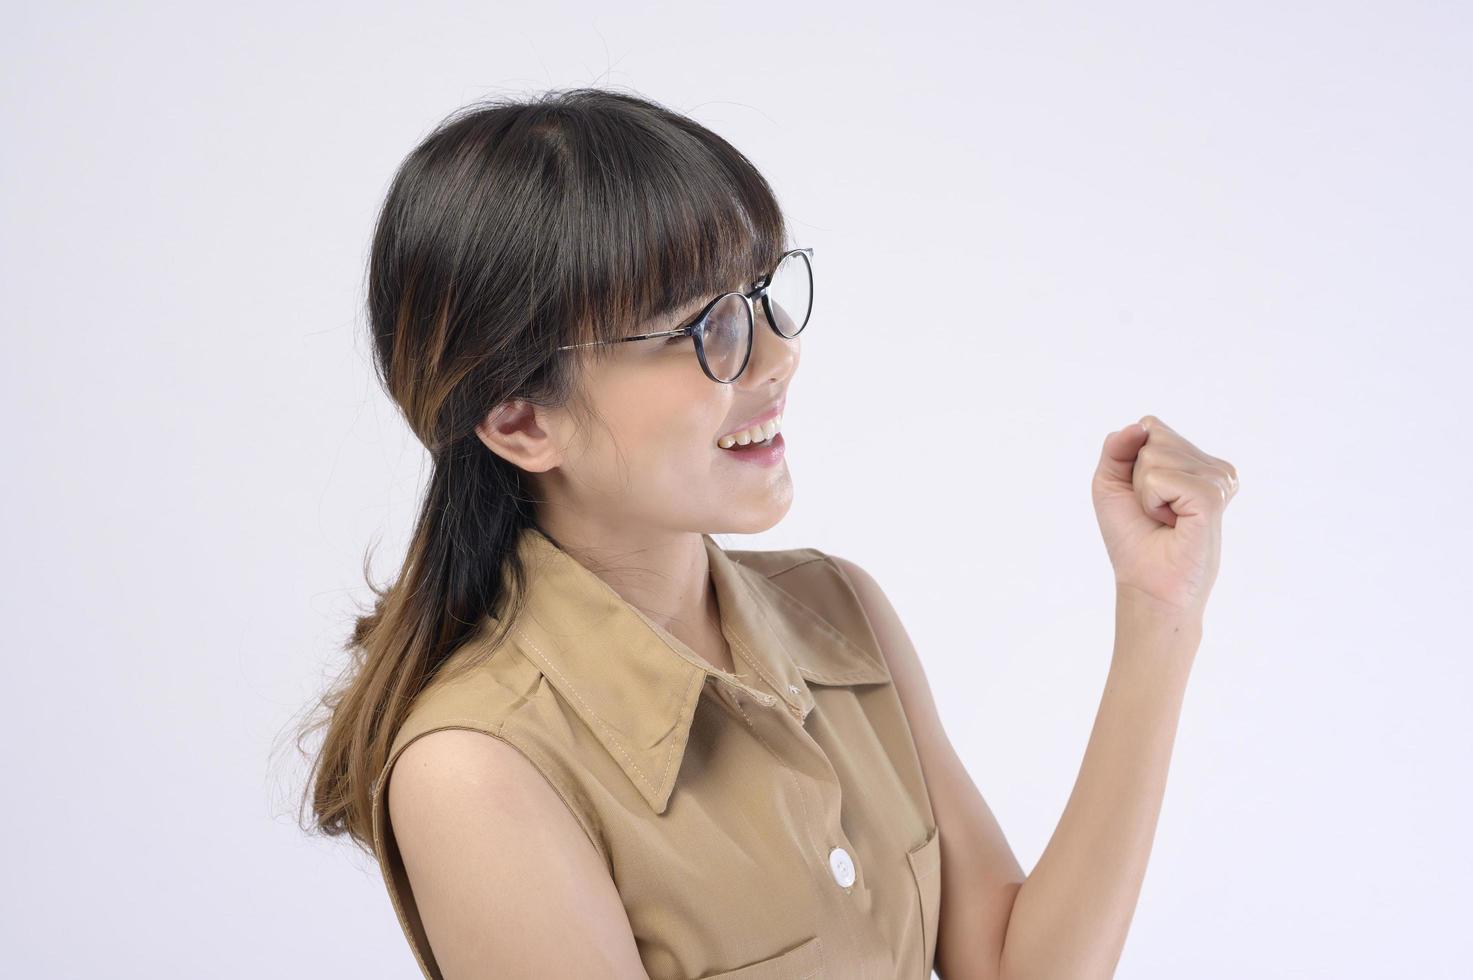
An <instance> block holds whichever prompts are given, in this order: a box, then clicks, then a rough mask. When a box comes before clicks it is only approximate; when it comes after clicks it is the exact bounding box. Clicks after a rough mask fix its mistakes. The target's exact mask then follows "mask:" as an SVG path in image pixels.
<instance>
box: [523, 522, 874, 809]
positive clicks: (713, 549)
mask: <svg viewBox="0 0 1473 980" xmlns="http://www.w3.org/2000/svg"><path fill="white" fill-rule="evenodd" d="M701 539H702V542H703V543H704V545H705V548H706V555H707V558H708V560H709V563H710V570H711V580H712V582H713V583H714V585H715V588H716V597H717V601H718V603H719V604H720V609H721V620H722V629H723V631H724V632H725V634H726V637H727V639H728V642H729V643H730V645H731V649H732V656H733V659H734V660H735V662H736V664H737V666H738V669H739V670H740V671H742V672H743V673H756V674H757V675H758V676H759V677H761V678H762V680H763V681H764V682H765V683H766V684H767V685H768V686H770V687H771V689H772V690H773V691H774V692H775V693H776V695H777V698H778V699H781V701H782V702H784V703H785V704H786V709H787V710H789V711H790V712H792V714H793V716H794V717H795V718H796V719H798V720H799V721H800V722H801V721H803V720H805V719H806V718H807V716H808V713H809V712H810V711H811V710H812V709H813V705H814V700H813V694H812V692H811V691H810V690H809V684H811V683H819V684H855V683H885V682H888V681H889V680H890V676H889V672H888V670H887V669H886V668H885V667H884V666H883V665H882V664H881V663H879V662H877V661H876V659H875V657H874V655H872V654H869V653H866V652H865V651H862V650H861V649H860V648H859V647H857V646H855V644H854V643H853V642H851V641H850V640H849V639H848V638H847V637H846V636H845V635H844V634H843V633H842V632H841V631H840V630H839V629H838V628H837V627H836V626H835V625H834V624H833V623H831V622H829V621H828V620H827V619H825V618H824V617H823V616H822V615H820V614H819V613H818V612H817V611H816V610H814V609H813V608H810V606H809V605H806V604H804V603H803V602H802V601H800V600H799V599H798V598H796V597H795V596H794V595H792V594H790V593H789V592H787V591H785V590H783V589H782V588H780V587H779V586H778V585H777V584H776V583H775V582H773V581H772V578H771V576H772V575H774V574H775V573H776V572H778V571H783V570H787V569H790V568H792V567H794V566H795V565H797V564H800V563H802V562H804V561H808V560H823V557H822V554H821V553H820V552H817V551H813V550H812V549H800V550H799V551H798V552H796V553H795V556H794V560H789V561H783V562H775V561H774V560H773V558H774V556H787V555H788V553H786V552H782V553H780V552H770V551H769V552H755V551H754V552H735V553H733V554H728V553H727V552H726V551H724V550H723V549H722V548H721V547H720V546H719V545H718V544H716V542H715V541H713V540H712V539H711V536H710V535H709V534H702V535H701ZM517 548H518V552H519V554H520V556H521V558H522V561H523V563H524V567H525V568H526V570H527V582H526V605H525V607H524V612H523V613H522V615H521V617H520V618H519V619H518V620H517V622H516V623H515V624H514V626H513V631H512V634H511V637H512V640H513V642H514V643H515V645H516V646H517V647H518V648H519V649H521V650H522V651H523V653H524V654H525V655H526V656H527V657H528V658H529V659H530V660H531V661H532V662H533V663H534V664H536V666H537V667H538V669H539V670H540V671H541V672H542V673H543V675H544V676H545V677H546V678H547V681H548V683H549V684H551V685H552V686H553V688H555V689H556V690H557V691H558V693H559V694H561V695H562V696H563V698H564V700H566V701H567V703H568V704H569V706H570V707H571V708H572V710H573V711H574V712H576V713H577V714H578V716H579V717H580V718H581V719H582V720H583V722H584V723H585V724H587V726H588V728H589V729H590V730H591V731H592V732H593V733H594V735H595V736H596V737H597V738H598V740H599V742H600V743H602V745H603V746H604V748H605V749H607V750H608V752H609V754H610V756H611V757H612V758H613V759H614V761H615V762H617V763H618V764H619V766H620V767H621V768H622V769H623V770H624V773H625V774H626V775H627V776H628V777H629V779H630V781H631V782H633V783H634V785H635V786H636V787H637V788H638V789H639V792H640V794H641V795H642V796H643V797H644V799H645V800H646V801H647V802H648V803H649V805H650V807H651V808H652V809H654V811H655V812H656V813H664V812H665V808H666V806H667V805H668V804H669V800H670V795H671V793H672V792H673V790H674V788H675V780H676V776H677V775H678V773H679V771H680V763H681V759H682V758H683V756H684V754H685V748H686V743H687V740H688V738H689V735H690V727H691V721H692V719H693V718H694V716H695V711H696V706H697V704H698V703H699V701H700V698H701V691H702V689H703V687H704V686H705V684H706V682H707V680H708V678H710V679H714V680H715V682H717V683H725V684H727V685H729V686H730V687H731V688H733V689H735V690H737V691H741V692H744V693H745V694H747V695H749V696H751V697H754V698H756V699H757V700H765V701H766V702H767V703H769V704H770V705H774V706H775V705H777V704H778V700H776V699H773V698H772V695H770V694H768V693H767V692H766V691H765V690H762V689H760V687H753V686H749V685H747V684H744V683H742V681H741V680H739V679H737V678H736V677H734V676H733V675H731V674H727V673H726V672H725V671H722V670H721V669H719V668H717V667H716V666H714V665H712V664H710V663H708V662H707V661H706V660H704V659H703V658H701V657H700V656H699V655H697V654H696V653H695V652H694V651H693V650H691V648H690V647H689V646H688V645H686V644H685V643H683V642H682V641H681V640H679V639H678V638H676V637H675V636H673V635H672V634H671V633H669V632H668V631H666V630H665V629H663V628H661V627H660V626H658V625H657V624H655V623H654V622H653V621H651V620H650V619H649V618H648V617H646V616H645V615H644V614H643V613H642V612H640V611H639V610H638V609H636V608H635V607H634V606H633V605H631V604H630V603H629V602H628V601H627V600H625V599H624V598H623V597H622V596H620V595H619V594H618V593H617V592H615V591H614V589H613V588H612V587H611V586H610V585H609V584H608V583H607V582H605V581H604V580H603V579H601V578H599V577H598V576H597V575H595V574H594V573H593V572H592V571H590V570H589V569H588V568H586V567H585V566H584V565H582V564H581V563H580V562H579V561H577V560H576V559H575V558H573V557H572V556H571V555H569V554H568V553H567V552H565V551H563V550H562V549H561V548H559V547H557V545H556V544H554V543H553V542H552V540H551V539H549V538H548V537H547V536H546V535H544V534H542V533H541V532H540V531H538V530H537V529H536V528H533V527H529V528H526V529H524V530H523V531H522V532H521V535H520V536H519V538H518V543H517ZM744 557H748V558H752V559H755V561H754V562H753V564H754V565H757V566H758V567H755V568H754V567H749V566H748V565H746V564H743V562H742V560H741V559H742V558H744Z"/></svg>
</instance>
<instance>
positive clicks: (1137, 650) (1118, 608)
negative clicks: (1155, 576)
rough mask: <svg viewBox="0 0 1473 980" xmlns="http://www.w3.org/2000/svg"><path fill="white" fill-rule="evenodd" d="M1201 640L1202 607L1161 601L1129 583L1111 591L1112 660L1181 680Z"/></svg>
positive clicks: (1187, 671) (1188, 670)
mask: <svg viewBox="0 0 1473 980" xmlns="http://www.w3.org/2000/svg"><path fill="white" fill-rule="evenodd" d="M1201 642H1202V611H1201V610H1200V609H1183V608H1181V607H1179V606H1173V605H1171V604H1170V603H1165V602H1162V601H1160V600H1159V599H1156V598H1154V597H1153V596H1150V595H1147V594H1146V593H1144V592H1141V591H1140V590H1138V589H1134V588H1132V587H1130V586H1124V587H1118V588H1117V589H1116V591H1115V654H1114V661H1115V662H1116V663H1117V664H1122V665H1124V666H1127V667H1141V668H1143V669H1145V670H1147V671H1148V673H1149V674H1150V675H1151V676H1160V677H1162V678H1164V679H1175V680H1179V681H1181V682H1185V680H1186V675H1187V674H1188V673H1189V672H1190V671H1191V667H1192V662H1193V661H1194V660H1195V659H1196V654H1197V648H1198V646H1200V645H1201Z"/></svg>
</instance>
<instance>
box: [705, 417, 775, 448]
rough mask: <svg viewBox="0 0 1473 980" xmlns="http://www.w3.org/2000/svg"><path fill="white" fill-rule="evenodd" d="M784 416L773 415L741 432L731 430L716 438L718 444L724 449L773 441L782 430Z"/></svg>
mask: <svg viewBox="0 0 1473 980" xmlns="http://www.w3.org/2000/svg"><path fill="white" fill-rule="evenodd" d="M782 423H783V417H782V416H781V415H776V416H773V417H772V418H770V419H768V420H767V421H766V422H763V423H762V424H761V425H754V426H751V427H750V428H747V429H742V430H741V431H739V432H730V433H727V434H726V435H724V436H722V437H721V438H720V439H718V440H716V445H718V446H720V447H721V448H722V449H741V448H742V447H744V446H752V445H761V444H764V443H767V442H771V441H772V440H773V439H774V438H776V437H777V434H778V433H779V432H781V431H782V428H783V425H782Z"/></svg>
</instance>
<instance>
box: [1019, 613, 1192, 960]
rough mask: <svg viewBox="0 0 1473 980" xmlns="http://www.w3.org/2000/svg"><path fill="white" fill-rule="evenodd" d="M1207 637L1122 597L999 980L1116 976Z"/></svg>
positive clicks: (1022, 893)
mask: <svg viewBox="0 0 1473 980" xmlns="http://www.w3.org/2000/svg"><path fill="white" fill-rule="evenodd" d="M1201 633H1202V624H1201V618H1200V616H1187V615H1181V614H1176V613H1173V612H1171V611H1169V610H1165V609H1163V608H1161V607H1160V606H1158V605H1156V604H1154V603H1152V602H1150V601H1148V600H1144V599H1142V598H1141V597H1139V596H1138V595H1137V594H1136V593H1134V592H1130V591H1128V590H1125V591H1120V592H1117V595H1116V606H1115V652H1114V656H1113V658H1112V660H1111V663H1110V672H1109V676H1108V678H1107V680H1106V683H1105V690H1104V693H1103V695H1102V696H1101V699H1100V708H1099V713H1098V714H1097V715H1096V717H1095V724H1094V729H1093V731H1092V732H1091V734H1090V738H1089V745H1088V746H1087V747H1086V749H1085V753H1084V761H1083V763H1082V764H1081V766H1080V770H1079V776H1078V778H1077V780H1076V781H1075V783H1074V790H1073V792H1072V793H1071V794H1070V796H1069V802H1068V804H1067V805H1066V806H1065V808H1064V813H1063V816H1062V817H1061V818H1060V820H1059V825H1058V827H1057V828H1056V829H1055V831H1054V834H1053V836H1052V837H1051V838H1050V839H1049V842H1048V845H1047V847H1045V848H1044V851H1043V854H1042V855H1041V856H1040V858H1039V860H1038V864H1037V866H1036V867H1035V868H1034V869H1033V871H1032V873H1031V874H1029V875H1028V878H1027V880H1026V881H1024V883H1023V885H1022V886H1021V887H1020V888H1019V890H1018V893H1017V896H1016V898H1015V900H1014V903H1013V911H1012V916H1011V918H1010V919H1009V921H1008V927H1007V934H1006V936H1005V938H1004V942H1003V949H1002V960H1001V964H1000V976H1001V978H1002V980H1034V978H1049V980H1063V978H1067V980H1093V978H1109V977H1112V976H1114V973H1115V967H1116V964H1117V963H1118V962H1119V959H1120V953H1121V950H1122V949H1123V948H1124V946H1125V936H1126V932H1127V930H1128V929H1129V927H1130V921H1131V917H1132V916H1133V915H1134V913H1135V906H1136V900H1137V898H1138V896H1139V895H1140V887H1141V881H1142V879H1143V878H1144V877H1145V871H1146V860H1147V858H1148V857H1149V855H1150V851H1151V842H1152V840H1153V838H1154V837H1155V833H1156V820H1157V817H1158V815H1159V814H1160V811H1161V798H1162V795H1163V794H1164V792H1165V788H1166V772H1167V768H1168V765H1169V763H1170V761H1171V749H1172V744H1173V742H1174V741H1175V739H1176V727H1177V721H1178V719H1179V717H1180V713H1181V704H1182V698H1183V695H1184V694H1185V691H1186V683H1187V676H1188V674H1189V673H1190V671H1191V663H1192V660H1193V658H1194V656H1195V654H1196V650H1197V645H1198V643H1199V642H1200V641H1201Z"/></svg>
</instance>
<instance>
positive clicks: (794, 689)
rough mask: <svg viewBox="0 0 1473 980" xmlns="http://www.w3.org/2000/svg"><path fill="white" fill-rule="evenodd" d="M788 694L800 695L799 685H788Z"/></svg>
mask: <svg viewBox="0 0 1473 980" xmlns="http://www.w3.org/2000/svg"><path fill="white" fill-rule="evenodd" d="M788 693H789V694H797V693H798V685H797V684H789V685H788Z"/></svg>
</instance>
